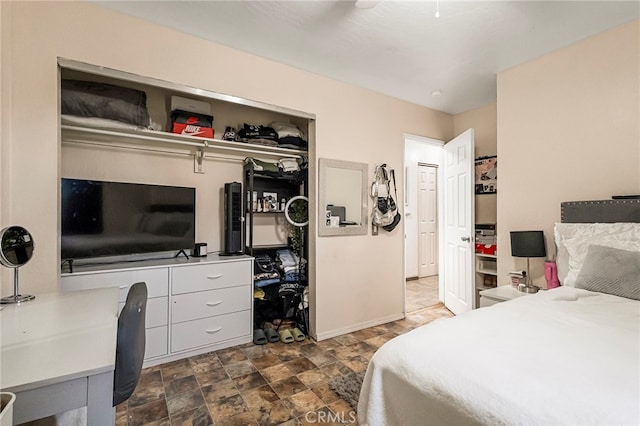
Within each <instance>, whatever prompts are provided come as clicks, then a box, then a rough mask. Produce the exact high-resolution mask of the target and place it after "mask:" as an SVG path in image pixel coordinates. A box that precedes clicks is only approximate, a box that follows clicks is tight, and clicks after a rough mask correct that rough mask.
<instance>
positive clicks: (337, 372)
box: [319, 361, 353, 379]
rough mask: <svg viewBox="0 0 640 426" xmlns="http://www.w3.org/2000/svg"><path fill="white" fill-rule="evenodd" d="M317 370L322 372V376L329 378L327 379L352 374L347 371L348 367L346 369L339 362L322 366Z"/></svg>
mask: <svg viewBox="0 0 640 426" xmlns="http://www.w3.org/2000/svg"><path fill="white" fill-rule="evenodd" d="M319 368H320V370H322V372H323V373H324V374H326V375H327V376H328V377H329V379H333V378H335V377H338V376H344V375H345V374H349V373H352V372H353V371H351V370H350V369H349V367H347V366H346V365H344V364H343V363H342V362H340V361H338V362H334V363H332V364H327V365H323V366H321V367H319Z"/></svg>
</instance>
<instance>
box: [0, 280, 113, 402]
mask: <svg viewBox="0 0 640 426" xmlns="http://www.w3.org/2000/svg"><path fill="white" fill-rule="evenodd" d="M0 328H1V331H2V334H1V337H0V388H1V389H3V390H10V391H12V392H20V391H25V390H28V389H32V388H37V387H40V386H43V385H47V384H52V383H59V382H61V381H67V380H71V379H74V378H78V377H86V376H87V375H93V374H98V373H102V372H106V371H113V370H114V367H115V353H116V335H117V328H118V288H117V287H112V288H103V289H97V290H87V291H78V292H69V293H48V294H39V295H36V299H35V300H33V301H30V302H26V303H22V304H20V305H4V306H3V309H2V310H1V311H0Z"/></svg>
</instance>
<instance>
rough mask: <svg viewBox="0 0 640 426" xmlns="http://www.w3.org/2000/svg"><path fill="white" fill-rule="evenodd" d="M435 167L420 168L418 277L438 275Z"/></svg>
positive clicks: (425, 166)
mask: <svg viewBox="0 0 640 426" xmlns="http://www.w3.org/2000/svg"><path fill="white" fill-rule="evenodd" d="M437 172H438V168H437V167H435V166H427V165H422V164H421V165H419V166H418V276H419V277H430V276H432V275H437V274H438V221H437V219H438V215H437V211H438V201H437V200H438V191H437Z"/></svg>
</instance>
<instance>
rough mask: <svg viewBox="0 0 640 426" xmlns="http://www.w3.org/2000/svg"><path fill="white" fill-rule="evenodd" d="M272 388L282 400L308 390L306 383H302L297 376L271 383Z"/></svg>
mask: <svg viewBox="0 0 640 426" xmlns="http://www.w3.org/2000/svg"><path fill="white" fill-rule="evenodd" d="M271 387H272V388H273V390H274V391H276V393H277V394H278V396H279V397H280V398H286V397H288V396H291V395H293V394H296V393H298V392H302V391H303V390H306V389H307V387H306V386H305V385H304V383H302V382H301V381H300V379H298V378H297V377H296V376H292V377H289V378H288V379H285V380H281V381H279V382H275V383H271Z"/></svg>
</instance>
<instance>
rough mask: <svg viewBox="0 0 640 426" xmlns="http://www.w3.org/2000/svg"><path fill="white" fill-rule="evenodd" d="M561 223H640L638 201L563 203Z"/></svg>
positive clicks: (639, 201) (561, 204)
mask: <svg viewBox="0 0 640 426" xmlns="http://www.w3.org/2000/svg"><path fill="white" fill-rule="evenodd" d="M560 210H561V219H560V220H561V221H562V223H614V222H634V223H640V200H639V199H630V200H601V201H565V202H563V203H560Z"/></svg>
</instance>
